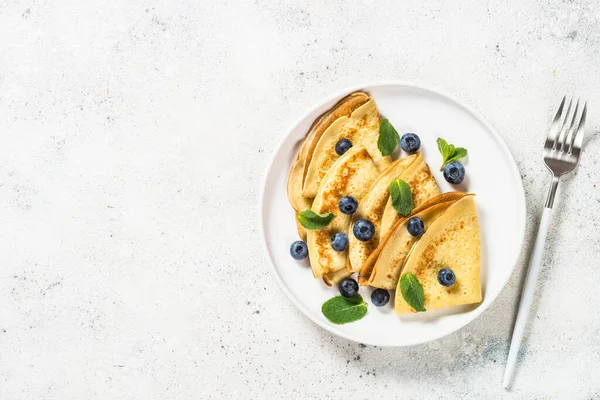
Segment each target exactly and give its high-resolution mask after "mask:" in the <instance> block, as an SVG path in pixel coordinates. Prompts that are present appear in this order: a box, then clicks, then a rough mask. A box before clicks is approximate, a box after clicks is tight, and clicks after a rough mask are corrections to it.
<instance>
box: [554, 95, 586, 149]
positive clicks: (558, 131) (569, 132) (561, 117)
mask: <svg viewBox="0 0 600 400" xmlns="http://www.w3.org/2000/svg"><path fill="white" fill-rule="evenodd" d="M566 100H567V97H566V96H565V97H563V99H562V102H561V103H560V107H559V108H558V112H557V113H556V116H555V117H554V121H553V122H552V127H551V128H550V133H549V135H548V138H547V139H546V147H551V149H552V151H558V152H560V153H564V152H566V153H567V154H569V155H571V154H572V153H573V152H576V153H579V151H580V150H581V145H582V143H583V133H584V128H585V119H586V114H587V102H583V107H581V108H580V103H582V102H581V101H580V99H577V101H575V99H574V98H571V99H569V103H568V105H567V109H566V111H565V110H564V106H565V103H566ZM573 103H575V107H573Z"/></svg>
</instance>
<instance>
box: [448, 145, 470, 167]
mask: <svg viewBox="0 0 600 400" xmlns="http://www.w3.org/2000/svg"><path fill="white" fill-rule="evenodd" d="M466 156H467V149H465V148H464V147H457V148H456V149H455V150H454V154H453V155H452V156H451V157H450V158H449V159H448V161H446V164H447V163H449V162H450V161H456V160H460V159H461V158H465V157H466Z"/></svg>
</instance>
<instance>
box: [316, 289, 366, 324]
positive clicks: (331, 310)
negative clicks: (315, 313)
mask: <svg viewBox="0 0 600 400" xmlns="http://www.w3.org/2000/svg"><path fill="white" fill-rule="evenodd" d="M321 312H322V313H323V315H324V316H325V317H326V318H327V319H328V320H330V321H331V322H333V323H334V324H338V325H341V324H347V323H348V322H354V321H358V320H359V319H361V318H362V317H364V316H365V314H366V313H367V303H365V301H364V300H363V298H362V297H361V295H360V294H355V295H354V296H352V297H344V296H336V297H334V298H331V299H329V300H327V301H326V302H325V303H323V306H322V307H321Z"/></svg>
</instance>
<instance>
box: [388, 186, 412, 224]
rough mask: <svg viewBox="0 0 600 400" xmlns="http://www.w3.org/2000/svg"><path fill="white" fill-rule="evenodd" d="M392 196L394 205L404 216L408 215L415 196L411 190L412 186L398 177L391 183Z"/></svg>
mask: <svg viewBox="0 0 600 400" xmlns="http://www.w3.org/2000/svg"><path fill="white" fill-rule="evenodd" d="M389 190H390V196H391V198H392V206H394V209H395V210H396V211H398V212H399V213H400V215H402V216H403V217H406V216H407V215H408V214H410V212H411V211H412V209H413V198H412V193H411V192H410V186H408V183H406V182H404V181H403V180H402V179H396V180H395V181H392V183H390V187H389Z"/></svg>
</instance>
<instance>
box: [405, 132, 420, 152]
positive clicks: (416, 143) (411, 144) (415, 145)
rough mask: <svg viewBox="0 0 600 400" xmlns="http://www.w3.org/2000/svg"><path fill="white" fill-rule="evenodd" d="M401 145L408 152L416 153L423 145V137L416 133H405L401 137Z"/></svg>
mask: <svg viewBox="0 0 600 400" xmlns="http://www.w3.org/2000/svg"><path fill="white" fill-rule="evenodd" d="M400 147H402V150H404V151H405V152H407V153H415V152H417V151H418V150H419V148H420V147H421V139H419V137H418V136H417V135H415V134H414V133H405V134H404V135H402V138H400Z"/></svg>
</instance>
